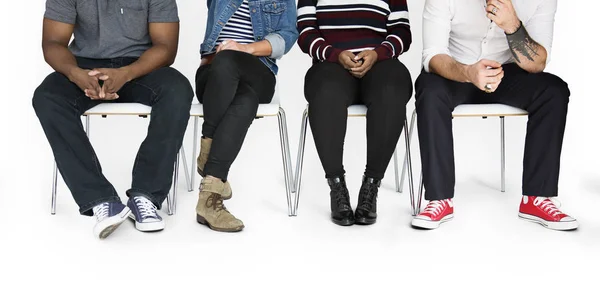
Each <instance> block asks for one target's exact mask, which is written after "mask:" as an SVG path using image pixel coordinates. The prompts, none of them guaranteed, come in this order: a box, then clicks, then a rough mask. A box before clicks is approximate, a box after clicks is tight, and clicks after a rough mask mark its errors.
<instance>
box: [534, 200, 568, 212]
mask: <svg viewBox="0 0 600 287" xmlns="http://www.w3.org/2000/svg"><path fill="white" fill-rule="evenodd" d="M546 199H548V200H546ZM533 205H535V206H538V207H540V208H541V209H542V210H543V211H544V212H546V213H548V214H550V215H551V216H557V215H560V214H562V212H561V211H560V210H559V209H558V208H559V207H560V202H558V200H556V199H553V198H548V197H536V198H535V200H534V201H533ZM557 205H558V207H557Z"/></svg>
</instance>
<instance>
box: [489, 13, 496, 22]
mask: <svg viewBox="0 0 600 287" xmlns="http://www.w3.org/2000/svg"><path fill="white" fill-rule="evenodd" d="M486 16H487V18H488V19H490V20H492V21H494V22H498V16H496V15H494V14H492V13H491V12H488V13H487V15H486Z"/></svg>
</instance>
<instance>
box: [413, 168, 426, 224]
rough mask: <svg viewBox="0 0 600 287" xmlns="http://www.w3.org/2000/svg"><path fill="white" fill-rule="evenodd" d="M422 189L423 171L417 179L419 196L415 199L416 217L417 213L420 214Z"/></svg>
mask: <svg viewBox="0 0 600 287" xmlns="http://www.w3.org/2000/svg"><path fill="white" fill-rule="evenodd" d="M423 188H424V184H423V171H421V176H420V179H419V195H418V198H417V209H416V210H415V212H414V214H413V215H414V216H416V215H417V214H419V212H421V200H423Z"/></svg>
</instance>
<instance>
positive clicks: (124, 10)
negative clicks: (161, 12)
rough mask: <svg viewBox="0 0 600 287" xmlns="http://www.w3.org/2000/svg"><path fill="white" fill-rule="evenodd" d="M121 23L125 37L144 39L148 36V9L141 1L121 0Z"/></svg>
mask: <svg viewBox="0 0 600 287" xmlns="http://www.w3.org/2000/svg"><path fill="white" fill-rule="evenodd" d="M119 3H120V5H119V6H120V7H119V23H120V24H121V29H122V30H123V33H124V35H125V37H127V38H131V39H134V40H142V39H143V38H144V37H146V36H148V10H147V9H145V8H144V6H142V4H141V3H140V2H139V1H127V0H120V1H119Z"/></svg>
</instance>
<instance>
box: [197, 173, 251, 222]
mask: <svg viewBox="0 0 600 287" xmlns="http://www.w3.org/2000/svg"><path fill="white" fill-rule="evenodd" d="M224 191H225V183H223V182H222V181H220V180H218V179H215V178H204V179H202V183H201V185H200V195H199V196H198V204H197V205H196V220H197V221H198V223H200V224H204V225H206V226H208V227H209V228H210V229H212V230H216V231H222V232H236V231H241V230H242V229H244V223H243V222H242V221H241V220H239V219H237V218H235V216H233V214H231V213H230V212H229V211H228V210H227V208H226V207H225V205H224V204H223V193H224Z"/></svg>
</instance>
